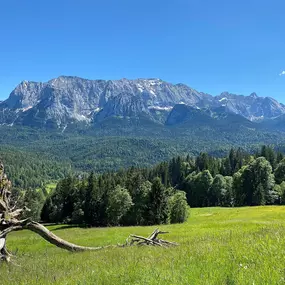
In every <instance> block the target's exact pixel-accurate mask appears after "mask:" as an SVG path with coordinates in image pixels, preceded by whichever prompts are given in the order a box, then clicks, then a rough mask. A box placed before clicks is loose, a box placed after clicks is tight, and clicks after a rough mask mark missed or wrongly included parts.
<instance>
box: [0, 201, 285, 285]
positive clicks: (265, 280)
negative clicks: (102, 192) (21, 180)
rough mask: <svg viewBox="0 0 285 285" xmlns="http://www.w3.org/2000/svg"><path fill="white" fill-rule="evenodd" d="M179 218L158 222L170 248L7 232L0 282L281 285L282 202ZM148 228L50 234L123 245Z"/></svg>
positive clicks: (284, 275) (284, 248)
mask: <svg viewBox="0 0 285 285" xmlns="http://www.w3.org/2000/svg"><path fill="white" fill-rule="evenodd" d="M190 213H191V214H190V217H189V219H188V221H187V222H186V223H184V224H177V225H166V226H161V227H160V229H162V230H165V231H169V232H170V233H169V234H167V235H164V239H167V240H169V241H176V242H178V243H179V244H180V245H179V246H178V247H173V248H160V247H129V248H114V249H112V248H107V249H103V250H100V251H96V252H84V253H70V252H66V251H64V250H62V249H58V248H56V247H54V246H53V245H50V244H48V243H47V242H46V241H44V240H43V239H42V238H41V237H40V236H38V235H36V234H34V233H32V232H28V231H23V232H15V233H12V234H10V235H9V237H8V246H9V249H10V250H12V251H13V252H16V256H17V257H16V258H14V259H13V262H15V263H17V264H18V265H19V266H15V265H6V264H2V266H1V268H0V284H17V285H19V284H37V285H39V284H169V285H170V284H171V285H174V284H285V207H281V206H280V207H278V206H275V207H273V206H272V207H271V206H266V207H250V208H248V207H246V208H203V209H191V211H190ZM154 228H155V227H121V228H120V227H116V228H91V229H82V228H62V226H52V227H50V229H51V230H53V232H54V233H56V234H57V235H59V236H60V237H62V238H64V239H67V240H68V241H71V242H74V243H78V244H80V245H89V246H92V245H93V246H99V245H108V244H117V243H124V242H125V240H126V238H127V237H128V235H129V234H131V233H134V234H138V235H144V236H147V235H149V234H150V233H151V232H152V230H153V229H154Z"/></svg>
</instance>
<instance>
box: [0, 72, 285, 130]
mask: <svg viewBox="0 0 285 285" xmlns="http://www.w3.org/2000/svg"><path fill="white" fill-rule="evenodd" d="M112 118H116V119H118V120H122V121H123V120H131V121H132V120H134V121H137V120H142V119H143V120H144V121H150V122H152V123H154V124H159V125H165V126H174V125H175V126H182V125H183V126H186V127H187V126H190V125H192V124H195V125H199V124H203V125H210V126H212V127H217V126H221V125H223V126H230V125H231V126H234V125H235V126H236V125H239V126H240V125H242V126H243V127H247V128H269V129H272V128H273V129H278V130H282V131H283V129H284V127H283V122H284V120H285V105H283V104H282V103H279V102H277V101H276V100H275V99H273V98H271V97H259V96H257V94H256V93H252V94H250V95H249V96H243V95H236V94H231V93H228V92H223V93H221V94H220V95H219V96H212V95H210V94H206V93H203V92H199V91H197V90H195V89H193V88H191V87H188V86H187V85H184V84H171V83H168V82H165V81H163V80H161V79H135V80H129V79H121V80H87V79H82V78H79V77H72V76H60V77H58V78H55V79H52V80H50V81H48V82H44V83H42V82H31V81H23V82H21V83H20V84H19V85H18V86H17V87H16V88H15V89H14V90H13V91H12V92H11V94H10V96H9V97H8V99H6V100H4V101H2V102H0V124H1V125H10V126H13V125H19V126H32V127H39V128H45V129H46V128H48V129H58V128H59V129H62V130H65V129H66V128H69V127H70V126H72V125H78V124H79V125H84V126H89V127H91V128H92V127H94V126H95V127H96V126H98V125H102V124H104V122H106V121H108V120H110V119H112Z"/></svg>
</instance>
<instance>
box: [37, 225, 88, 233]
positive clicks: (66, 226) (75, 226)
mask: <svg viewBox="0 0 285 285" xmlns="http://www.w3.org/2000/svg"><path fill="white" fill-rule="evenodd" d="M43 225H44V226H45V227H46V226H56V227H55V228H53V229H52V230H51V231H52V232H53V231H58V230H65V229H71V228H88V227H87V226H85V225H59V224H43Z"/></svg>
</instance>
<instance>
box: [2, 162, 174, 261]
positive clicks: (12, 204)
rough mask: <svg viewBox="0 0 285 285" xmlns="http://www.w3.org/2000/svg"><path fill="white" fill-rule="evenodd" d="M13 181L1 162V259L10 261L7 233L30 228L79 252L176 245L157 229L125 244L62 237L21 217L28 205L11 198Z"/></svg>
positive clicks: (49, 240) (55, 243)
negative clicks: (87, 242) (89, 243)
mask: <svg viewBox="0 0 285 285" xmlns="http://www.w3.org/2000/svg"><path fill="white" fill-rule="evenodd" d="M10 189H11V182H10V181H9V180H8V178H7V176H6V174H5V173H4V166H3V164H1V163H0V261H6V262H9V261H10V259H11V256H12V255H11V254H10V253H9V251H8V250H7V247H6V239H7V235H8V234H9V233H11V232H13V231H20V230H30V231H33V232H35V233H36V234H38V235H40V236H41V237H42V238H44V239H45V240H46V241H48V242H50V243H51V244H54V245H55V246H57V247H60V248H62V249H65V250H68V251H73V252H78V251H90V250H99V249H103V248H107V247H117V246H119V247H125V246H133V245H151V246H162V247H168V246H174V245H177V244H176V243H174V242H169V241H166V240H162V239H159V238H158V235H159V234H165V233H166V232H161V231H159V229H156V230H155V231H154V232H153V233H152V234H151V235H150V236H149V237H146V238H145V237H141V236H138V235H130V236H129V237H128V239H127V241H126V244H124V245H114V246H113V245H111V246H104V247H86V246H80V245H76V244H73V243H70V242H68V241H65V240H63V239H61V238H60V237H58V236H56V235H55V234H54V233H52V232H50V231H49V230H48V229H47V228H46V227H44V226H43V225H41V224H40V223H37V222H35V221H32V220H31V219H29V218H28V219H20V218H21V216H22V215H23V213H25V212H27V211H29V209H27V208H26V207H23V208H19V209H18V208H17V202H16V201H13V199H11V194H12V193H11V191H10Z"/></svg>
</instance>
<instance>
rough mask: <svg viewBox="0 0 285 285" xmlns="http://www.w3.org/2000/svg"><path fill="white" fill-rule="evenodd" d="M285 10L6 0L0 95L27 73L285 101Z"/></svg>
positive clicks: (165, 1)
mask: <svg viewBox="0 0 285 285" xmlns="http://www.w3.org/2000/svg"><path fill="white" fill-rule="evenodd" d="M284 11H285V1H284V0H276V1H275V0H272V1H268V0H266V1H265V0H259V1H255V0H246V1H245V0H239V1H230V0H227V1H221V0H215V1H213V0H209V1H207V0H195V1H194V0H193V1H192V0H175V1H174V0H172V1H170V0H152V1H150V0H143V1H142V0H140V1H139V0H136V1H135V0H104V1H97V0H93V1H91V0H81V1H79V0H76V1H75V0H48V1H39V0H26V1H23V0H9V1H0V98H1V99H5V98H6V97H8V95H9V93H10V92H11V91H12V90H13V88H14V87H15V86H16V85H17V84H18V83H19V82H21V81H22V80H31V81H47V80H49V79H51V78H54V77H57V76H59V75H76V76H80V77H83V78H89V79H120V78H142V77H147V78H148V77H151V78H161V79H164V80H166V81H169V82H172V83H179V82H182V83H185V84H187V85H189V86H191V87H193V88H195V89H197V90H199V91H203V92H207V93H210V94H212V95H217V94H219V93H221V92H223V91H229V92H232V93H237V94H244V95H248V94H250V93H251V92H256V93H257V94H258V95H260V96H271V97H274V98H276V99H278V100H280V101H282V102H284V103H285V97H284V96H285V74H284V75H279V74H281V73H282V71H285V18H284ZM284 73H285V72H284Z"/></svg>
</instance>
